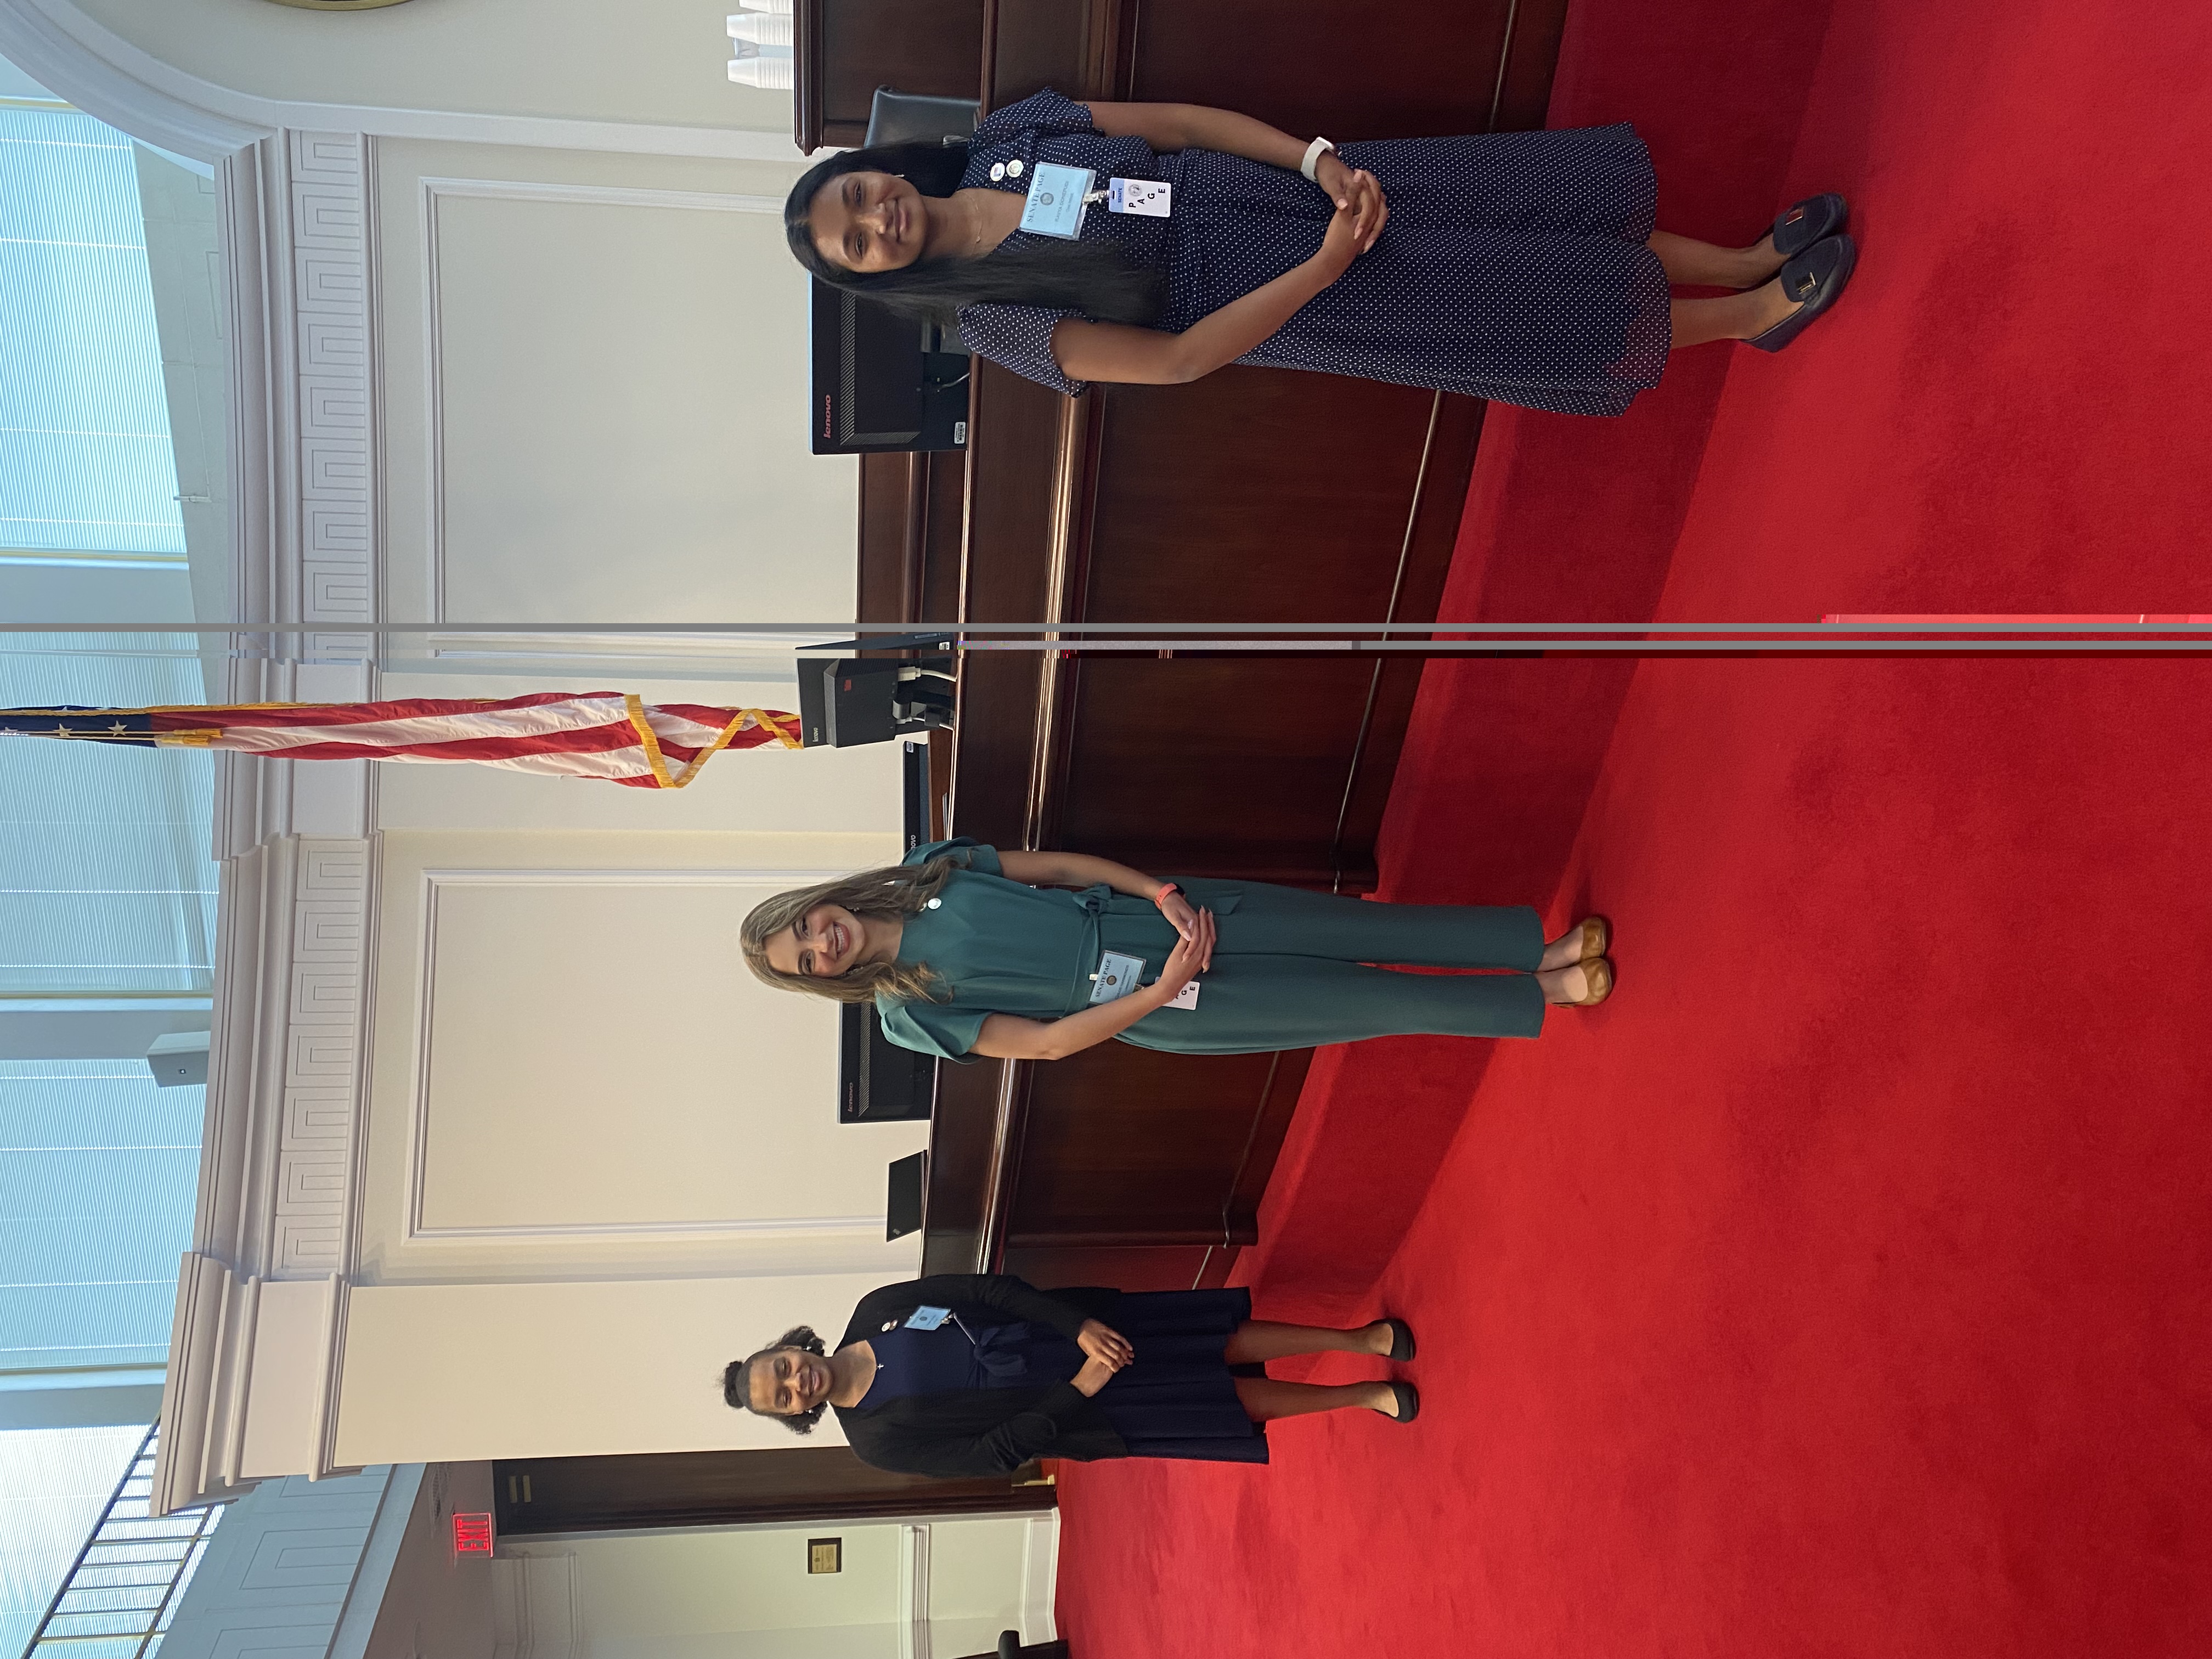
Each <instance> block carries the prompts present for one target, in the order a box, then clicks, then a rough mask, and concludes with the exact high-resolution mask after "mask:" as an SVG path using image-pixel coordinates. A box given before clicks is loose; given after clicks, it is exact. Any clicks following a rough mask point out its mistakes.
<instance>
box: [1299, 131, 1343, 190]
mask: <svg viewBox="0 0 2212 1659" xmlns="http://www.w3.org/2000/svg"><path fill="white" fill-rule="evenodd" d="M1324 150H1327V151H1328V153H1329V154H1330V155H1334V154H1335V153H1336V146H1335V145H1334V144H1332V143H1329V142H1328V139H1326V138H1316V139H1315V140H1314V141H1313V143H1310V144H1308V145H1307V146H1306V159H1305V160H1304V161H1301V162H1299V163H1298V171H1299V172H1300V173H1304V174H1305V176H1306V179H1307V181H1308V182H1309V183H1310V184H1316V185H1317V184H1319V183H1320V182H1321V180H1320V179H1316V178H1315V177H1314V168H1315V167H1316V166H1317V165H1318V164H1319V162H1320V161H1321V158H1322V151H1324Z"/></svg>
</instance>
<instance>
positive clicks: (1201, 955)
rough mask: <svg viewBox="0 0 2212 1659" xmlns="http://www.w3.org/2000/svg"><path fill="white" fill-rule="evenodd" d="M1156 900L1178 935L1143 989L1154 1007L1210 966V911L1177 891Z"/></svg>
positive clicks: (1164, 1003)
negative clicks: (1172, 947)
mask: <svg viewBox="0 0 2212 1659" xmlns="http://www.w3.org/2000/svg"><path fill="white" fill-rule="evenodd" d="M1157 902H1158V905H1159V907H1160V914H1161V915H1164V916H1165V917H1166V918H1167V919H1168V921H1170V922H1171V923H1173V924H1174V926H1175V930H1176V934H1177V935H1178V937H1177V938H1176V946H1175V949H1174V950H1172V951H1169V952H1168V959H1167V961H1166V962H1165V963H1163V964H1162V966H1161V968H1160V976H1159V978H1158V979H1157V980H1155V981H1152V983H1151V984H1150V985H1148V986H1146V987H1145V990H1144V994H1145V995H1146V996H1149V997H1150V998H1151V999H1152V1005H1153V1006H1155V1007H1165V1006H1167V1005H1168V1004H1169V1003H1170V1002H1172V1001H1174V1000H1176V997H1178V996H1180V995H1181V994H1182V987H1184V986H1186V985H1188V984H1189V983H1190V981H1192V980H1194V979H1195V978H1197V977H1198V975H1200V974H1202V973H1204V972H1205V971H1206V969H1208V968H1211V967H1212V965H1213V931H1214V929H1213V912H1212V911H1211V910H1201V909H1200V908H1197V907H1196V906H1195V905H1193V904H1192V903H1191V902H1189V901H1188V900H1187V899H1185V898H1184V897H1183V896H1182V894H1181V893H1167V894H1164V895H1162V896H1161V897H1160V898H1159V899H1158V901H1157Z"/></svg>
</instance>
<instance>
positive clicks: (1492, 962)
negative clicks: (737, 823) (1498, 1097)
mask: <svg viewBox="0 0 2212 1659" xmlns="http://www.w3.org/2000/svg"><path fill="white" fill-rule="evenodd" d="M739 943H740V946H741V948H742V950H743V951H744V956H745V959H746V961H747V963H749V964H750V966H751V968H752V969H753V971H754V972H755V973H756V974H757V975H759V976H760V977H761V978H762V979H763V980H765V981H768V982H769V984H772V985H777V986H781V987H785V988H787V989H790V990H799V991H808V992H811V993H813V994H816V995H819V996H827V997H830V998H833V999H835V1000H838V1001H844V1002H860V1001H873V1002H874V1003H875V1005H876V1009H877V1013H878V1018H880V1019H881V1020H882V1022H883V1028H884V1036H887V1037H889V1038H890V1040H891V1041H892V1042H896V1043H898V1044H900V1045H901V1046H902V1047H904V1048H913V1049H917V1050H919V1051H920V1052H921V1053H923V1054H937V1055H939V1056H941V1057H943V1058H945V1059H947V1060H969V1059H972V1058H975V1057H976V1056H978V1055H988V1056H994V1057H999V1058H1006V1059H1030V1060H1056V1059H1059V1058H1060V1057H1061V1056H1062V1055H1065V1054H1073V1053H1075V1052H1077V1051H1079V1050H1080V1049H1083V1048H1089V1047H1091V1045H1092V1044H1094V1043H1097V1042H1103V1041H1105V1040H1106V1039H1107V1038H1108V1037H1115V1038H1118V1039H1119V1040H1120V1041H1121V1042H1131V1043H1134V1044H1136V1045H1137V1046H1138V1047H1139V1048H1163V1049H1167V1050H1169V1051H1170V1052H1172V1053H1176V1054H1253V1053H1261V1052H1265V1051H1267V1050H1270V1049H1276V1048H1308V1047H1310V1046H1312V1045H1314V1044H1316V1043H1323V1042H1358V1041H1359V1040H1360V1039H1362V1038H1364V1037H1371V1036H1395V1035H1403V1034H1407V1033H1414V1032H1431V1033H1437V1034H1442V1035H1447V1036H1483V1037H1499V1036H1521V1037H1533V1036H1536V1035H1537V1033H1538V1032H1540V1031H1541V1030H1542V1029H1543V1024H1544V1009H1545V1006H1546V1005H1547V1003H1562V1004H1566V1005H1570V1006H1577V1007H1589V1006H1595V1004H1596V1003H1599V1002H1601V1001H1603V1000H1605V998H1606V996H1607V995H1608V994H1610V993H1611V990H1612V987H1613V969H1612V964H1611V963H1610V962H1609V961H1608V960H1607V958H1606V955H1605V952H1606V951H1607V946H1608V944H1609V939H1608V937H1607V927H1606V924H1605V923H1604V922H1603V921H1601V920H1599V919H1598V918H1595V917H1592V918H1590V919H1589V920H1588V921H1583V922H1582V923H1581V924H1579V925H1578V926H1577V927H1575V928H1574V929H1572V930H1571V932H1569V933H1566V934H1564V935H1563V936H1561V937H1560V938H1559V939H1555V940H1553V941H1551V942H1550V943H1549V944H1547V943H1546V941H1545V939H1544V935H1543V930H1542V927H1541V925H1540V923H1539V922H1538V921H1537V917H1536V913H1535V912H1534V910H1532V909H1529V908H1525V907H1513V908H1478V907H1474V906H1469V905H1449V904H1376V903H1371V902H1368V901H1366V900H1364V899H1352V898H1340V897H1336V896H1331V895H1329V894H1325V893H1311V892H1307V891H1304V890H1301V889H1297V888H1291V887H1277V886H1273V885H1270V884H1266V883H1262V882H1231V881H1211V880H1200V879H1197V878H1192V879H1189V880H1187V881H1180V882H1176V881H1161V880H1159V879H1158V878H1154V877H1151V876H1147V875H1145V874H1143V873H1141V872H1138V871H1135V870H1132V869H1130V868H1128V866H1126V865H1119V864H1115V863H1113V862H1112V861H1111V860H1105V859H1097V858H1091V857H1089V856H1087V855H1085V854H1068V853H1042V852H1040V853H1018V852H1008V853H1005V854H1000V852H998V851H997V850H995V849H994V848H989V847H985V846H981V845H979V844H977V843H976V842H972V841H968V840H960V841H949V842H929V843H927V845H924V846H921V847H918V848H915V850H914V851H913V852H912V853H910V854H908V855H907V858H906V860H905V862H904V864H902V866H898V867H897V868H896V869H890V870H874V871H867V872H862V873H861V874H860V875H857V876H851V877H848V878H844V879H842V880H841V881H835V882H827V883H824V884H822V885H820V886H817V887H812V888H807V889H804V890H799V891H795V892H789V893H781V894H778V895H777V896H775V898H772V899H769V900H768V901H767V902H764V903H763V904H761V905H759V906H757V907H756V908H754V910H753V911H752V912H751V914H750V915H748V916H747V917H746V918H745V921H744V925H743V927H741V929H740V930H739ZM1109 952H1116V953H1119V954H1121V955H1122V956H1125V957H1137V958H1139V959H1140V960H1141V961H1142V963H1143V964H1144V965H1143V968H1142V969H1140V970H1139V973H1138V974H1137V975H1136V980H1137V983H1138V987H1139V988H1137V989H1135V990H1133V991H1132V992H1130V993H1129V994H1125V995H1123V996H1121V997H1120V998H1118V999H1115V1000H1108V1001H1103V1002H1102V1001H1094V1000H1093V996H1094V987H1095V985H1096V977H1095V976H1096V975H1097V974H1098V973H1099V971H1100V969H1101V966H1102V958H1103V957H1104V956H1105V955H1106V954H1107V953H1109ZM1367 963H1398V964H1402V965H1405V966H1409V967H1425V968H1489V969H1510V970H1511V971H1510V972H1507V973H1499V974H1484V975H1434V974H1399V973H1391V972H1389V971H1388V970H1387V969H1382V968H1376V967H1370V966H1366V965H1364V964H1367ZM1201 971H1203V972H1204V977H1203V978H1202V979H1198V980H1197V985H1198V994H1197V1001H1196V1006H1193V1007H1188V1008H1185V1007H1176V1006H1168V1004H1169V1003H1170V1000H1172V999H1174V998H1175V997H1176V994H1177V993H1178V992H1181V991H1182V990H1183V988H1184V987H1185V986H1186V985H1187V984H1188V983H1189V982H1190V981H1192V980H1193V978H1194V976H1195V975H1198V974H1199V973H1200V972H1201Z"/></svg>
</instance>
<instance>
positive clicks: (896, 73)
mask: <svg viewBox="0 0 2212 1659" xmlns="http://www.w3.org/2000/svg"><path fill="white" fill-rule="evenodd" d="M793 21H794V22H795V23H796V25H797V28H796V33H797V35H798V40H799V45H798V49H797V53H796V56H797V58H798V63H797V64H796V66H795V68H796V73H795V74H794V75H793V81H794V82H795V91H794V94H793V99H792V114H793V137H796V138H797V140H798V141H799V149H802V150H805V151H807V152H809V153H810V154H811V153H812V152H813V151H814V150H815V149H818V148H819V147H820V146H822V145H823V144H838V145H850V144H857V143H860V141H861V139H862V138H863V137H866V134H867V131H868V106H869V105H870V104H871V102H872V101H873V100H874V98H875V94H876V88H878V87H881V86H892V87H896V88H898V89H899V90H900V91H901V92H916V93H926V94H930V95H932V96H934V97H940V98H973V97H975V95H976V94H977V93H978V92H979V91H980V90H981V85H982V69H981V64H982V51H983V0H798V5H797V6H796V7H795V8H794V16H793Z"/></svg>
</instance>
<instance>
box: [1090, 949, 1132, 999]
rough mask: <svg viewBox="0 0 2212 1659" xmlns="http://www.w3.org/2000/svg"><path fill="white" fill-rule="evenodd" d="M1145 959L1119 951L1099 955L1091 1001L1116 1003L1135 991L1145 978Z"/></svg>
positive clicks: (1092, 976)
mask: <svg viewBox="0 0 2212 1659" xmlns="http://www.w3.org/2000/svg"><path fill="white" fill-rule="evenodd" d="M1144 972H1145V959H1144V958H1143V957H1132V956H1125V955H1123V954H1122V953H1121V951H1101V952H1100V953H1099V957H1098V971H1097V973H1095V974H1093V975H1091V1000H1092V1001H1093V1002H1114V1001H1118V1000H1120V999H1121V998H1122V997H1125V996H1127V995H1128V994H1129V993H1130V992H1132V991H1133V990H1135V989H1136V988H1137V986H1138V984H1139V981H1141V979H1142V978H1143V976H1144Z"/></svg>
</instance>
